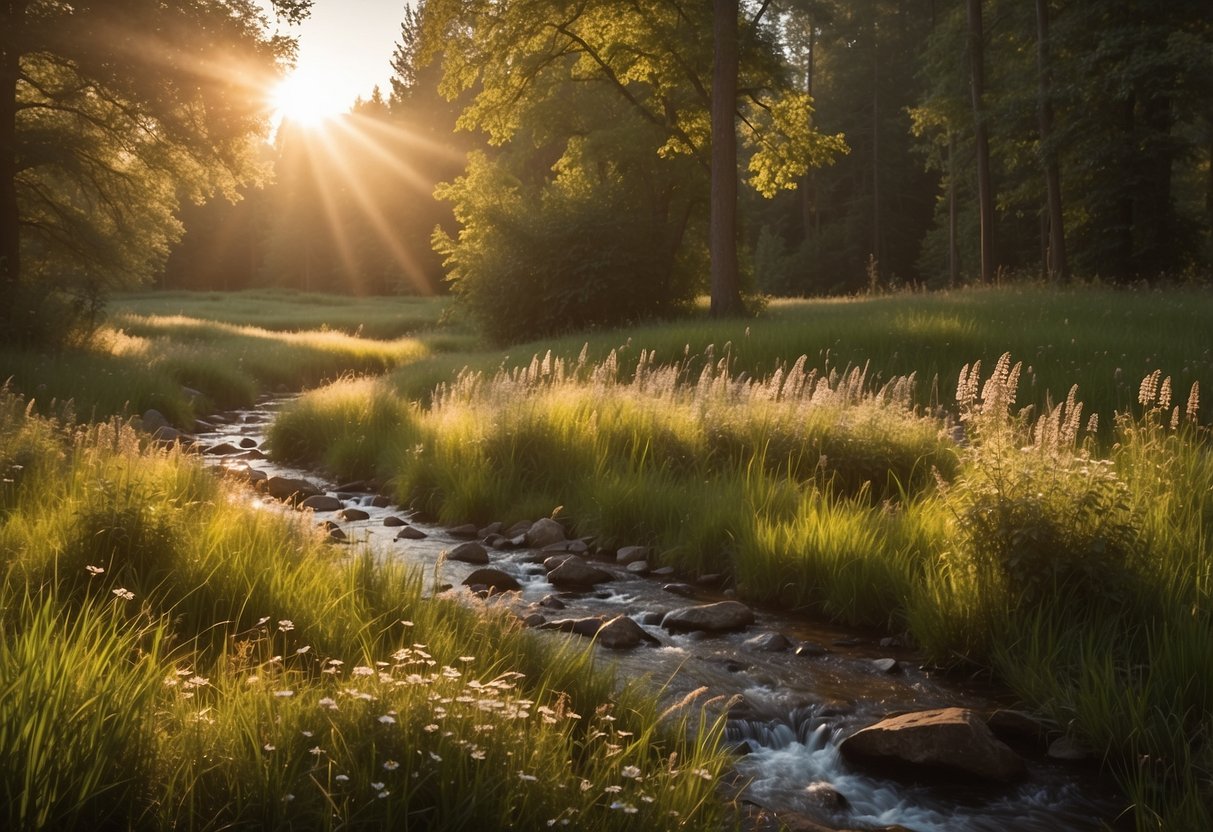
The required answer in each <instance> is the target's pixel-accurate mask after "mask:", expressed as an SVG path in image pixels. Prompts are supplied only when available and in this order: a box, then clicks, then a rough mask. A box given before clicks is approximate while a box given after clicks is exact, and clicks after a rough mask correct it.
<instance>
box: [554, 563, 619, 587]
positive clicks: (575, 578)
mask: <svg viewBox="0 0 1213 832" xmlns="http://www.w3.org/2000/svg"><path fill="white" fill-rule="evenodd" d="M554 557H560V558H563V559H564V560H563V562H560V563H558V564H556V565H554V568H553V569H552V570H551V571H550V572H548V580H549V581H551V582H552V584H553V585H554V586H559V587H564V588H568V589H588V588H590V587H592V586H594V585H595V584H601V583H605V582H606V581H609V580H611V579H612V577H611V573H610V572H606V571H604V570H602V569H599V568H598V567H597V566H591V565H590V564H588V563H586V562H585V561H584V560H582V559H581V558H579V557H578V556H577V555H558V556H554ZM548 560H554V558H549V559H548ZM545 563H546V562H545Z"/></svg>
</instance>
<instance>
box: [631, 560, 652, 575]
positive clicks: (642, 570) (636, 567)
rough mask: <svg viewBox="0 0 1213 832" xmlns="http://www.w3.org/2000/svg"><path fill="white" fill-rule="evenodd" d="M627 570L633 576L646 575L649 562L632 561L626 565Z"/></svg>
mask: <svg viewBox="0 0 1213 832" xmlns="http://www.w3.org/2000/svg"><path fill="white" fill-rule="evenodd" d="M627 569H628V571H629V572H631V573H632V574H633V575H647V574H648V571H649V562H648V561H647V560H634V561H632V562H631V563H629V564H628V566H627Z"/></svg>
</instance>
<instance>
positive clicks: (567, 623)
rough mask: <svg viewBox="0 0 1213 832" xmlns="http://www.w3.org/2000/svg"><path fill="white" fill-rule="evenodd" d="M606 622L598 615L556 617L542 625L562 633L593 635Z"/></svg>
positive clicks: (546, 628)
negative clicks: (588, 616)
mask: <svg viewBox="0 0 1213 832" xmlns="http://www.w3.org/2000/svg"><path fill="white" fill-rule="evenodd" d="M605 623H606V622H605V621H604V620H603V619H602V618H599V617H598V616H592V617H590V618H558V619H556V620H555V621H549V622H548V623H547V624H544V625H543V628H544V629H545V630H560V631H561V632H562V633H576V634H577V635H579V636H587V637H589V636H594V635H597V633H598V631H599V630H601V629H602V625H603V624H605Z"/></svg>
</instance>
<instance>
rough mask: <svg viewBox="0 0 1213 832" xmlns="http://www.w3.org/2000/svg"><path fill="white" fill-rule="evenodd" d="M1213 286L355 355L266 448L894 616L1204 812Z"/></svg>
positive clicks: (1118, 770)
mask: <svg viewBox="0 0 1213 832" xmlns="http://www.w3.org/2000/svg"><path fill="white" fill-rule="evenodd" d="M1211 311H1213V308H1211V298H1210V297H1209V296H1208V295H1207V293H1201V292H1198V291H1177V292H1170V293H1153V292H1111V291H1103V290H1084V291H1069V292H1055V291H1052V290H1048V289H1038V288H1017V289H998V290H984V291H965V292H958V293H950V294H943V295H898V296H890V297H880V298H861V299H851V300H838V301H824V302H818V301H789V302H782V303H774V304H772V306H771V308H770V309H769V312H768V315H767V316H766V317H763V318H758V319H755V320H751V321H741V322H729V323H713V322H709V321H691V322H676V323H670V324H665V325H659V326H656V325H655V326H647V327H637V328H634V329H630V330H627V331H614V332H603V333H596V334H593V335H591V336H590V337H589V340H588V341H587V339H586V337H585V336H579V337H576V338H573V337H570V338H568V339H564V340H558V341H554V342H550V343H547V342H545V343H541V344H526V345H522V346H519V347H515V348H513V349H512V350H510V352H509V354H508V355H507V354H503V353H501V352H500V351H491V352H490V351H482V352H479V353H452V354H448V355H441V356H433V357H427V358H424V359H421V360H419V361H417V362H414V363H411V364H409V365H407V366H404V367H402V368H401V369H399V370H397V371H395V372H394V373H392V374H390V375H388V376H386V377H383V378H379V379H368V378H363V379H349V380H345V381H342V382H339V383H337V384H335V385H332V386H330V387H327V388H323V389H320V390H317V391H315V392H313V393H311V394H309V395H307V396H305V397H303V398H302V399H300V400H299V401H298V402H297V403H296V404H295V406H294V407H292V408H291V409H290V410H288V411H287V412H286V413H285V414H284V415H283V416H282V417H281V418H280V420H279V422H278V424H277V426H276V427H275V429H274V432H273V434H272V445H273V449H274V453H275V454H276V455H278V456H280V457H282V458H285V459H291V460H294V461H302V462H307V463H309V464H313V465H320V466H322V467H325V468H327V469H328V470H330V471H332V472H334V473H335V474H336V475H339V476H341V477H361V476H372V475H373V476H377V477H379V478H381V479H383V480H385V481H388V482H391V483H393V484H394V487H395V489H396V496H397V497H398V499H400V500H402V501H409V502H411V504H412V505H413V506H414V507H415V508H417V509H419V510H422V511H424V512H426V513H428V514H430V515H432V516H435V517H437V518H439V519H441V520H443V521H447V522H457V521H458V522H463V521H484V522H487V521H489V520H501V521H504V522H507V523H509V522H512V521H514V520H517V519H524V518H530V519H533V518H534V517H536V516H543V515H547V514H551V513H553V512H558V516H560V517H562V518H563V519H565V520H566V521H567V522H568V523H569V524H570V526H571V527H573V528H574V529H575V530H576V531H577V533H578V534H581V535H592V536H594V537H596V539H597V540H598V541H599V542H600V543H601V544H602V545H604V546H607V547H610V546H613V545H622V544H631V543H644V544H648V545H651V546H654V547H655V549H656V550H657V551H658V553H659V555H658V558H657V559H658V560H659V561H660V562H661V563H662V564H666V565H672V566H674V567H676V568H677V569H678V570H679V571H680V572H681V573H682V574H684V575H686V576H688V577H694V576H697V575H702V574H706V573H723V574H725V575H727V576H728V578H729V581H730V583H731V585H732V586H733V588H734V589H735V590H736V591H737V593H738V595H739V596H740V597H741V598H743V599H746V600H749V601H751V602H756V603H762V604H771V605H776V606H780V607H783V608H787V609H791V610H798V611H801V612H804V613H806V614H809V615H818V616H826V617H829V618H831V619H835V620H839V621H843V622H846V623H848V624H851V625H854V626H861V627H874V628H877V629H879V630H881V631H885V632H890V633H898V634H902V635H903V636H904V637H906V638H907V639H909V640H910V641H911V642H913V643H915V644H917V645H918V646H919V647H920V648H921V649H922V650H923V651H924V653H925V654H926V655H927V656H928V657H929V659H930V660H931V661H933V662H935V663H937V664H939V665H940V666H943V667H953V668H956V669H958V670H960V671H962V672H964V673H972V672H974V671H979V672H984V673H987V674H989V675H990V676H992V677H994V678H996V679H998V680H1000V681H1001V682H1003V683H1004V684H1006V685H1008V686H1009V687H1010V688H1011V689H1012V690H1013V691H1014V692H1015V693H1016V694H1017V695H1018V696H1019V697H1020V698H1021V699H1022V700H1023V701H1024V702H1025V704H1026V705H1027V706H1028V707H1030V708H1032V709H1033V710H1036V711H1038V712H1040V713H1043V714H1045V715H1047V716H1048V717H1050V718H1051V719H1052V720H1053V721H1054V723H1055V724H1056V725H1058V726H1061V727H1062V728H1063V729H1064V730H1065V732H1066V733H1067V734H1069V735H1070V736H1071V738H1073V739H1074V740H1076V741H1077V742H1078V743H1080V744H1081V745H1083V746H1085V747H1087V748H1089V749H1091V751H1092V752H1093V753H1094V754H1095V755H1096V756H1097V757H1098V758H1099V759H1101V760H1102V761H1103V763H1104V764H1105V765H1106V766H1107V767H1108V769H1109V770H1111V771H1112V772H1114V773H1115V775H1116V776H1117V778H1118V780H1119V782H1120V783H1121V785H1122V786H1123V787H1124V789H1125V790H1126V792H1127V794H1128V795H1129V797H1130V800H1131V801H1132V803H1133V806H1134V817H1135V820H1136V823H1137V825H1138V827H1139V828H1141V829H1163V828H1171V829H1188V828H1191V829H1197V828H1205V827H1207V826H1208V825H1209V824H1210V823H1211V822H1213V818H1211V817H1210V809H1209V806H1210V797H1211V796H1213V788H1211V780H1210V778H1211V777H1213V638H1210V636H1211V634H1213V615H1211V613H1213V608H1211V606H1210V594H1211V591H1213V552H1210V544H1209V540H1210V529H1211V526H1210V522H1211V520H1210V518H1213V455H1210V452H1209V446H1208V430H1207V427H1205V426H1202V424H1201V410H1200V402H1199V399H1200V389H1201V388H1202V387H1203V388H1204V389H1205V390H1208V389H1209V384H1210V383H1213V335H1211V334H1210V332H1209V330H1208V328H1207V327H1206V326H1205V325H1204V322H1205V321H1207V320H1209V319H1210V316H1209V313H1210V312H1211ZM799 356H804V358H803V359H800V358H798V357H799ZM436 380H437V381H438V382H439V383H438V384H437V386H435V381H436ZM1075 385H1077V387H1075Z"/></svg>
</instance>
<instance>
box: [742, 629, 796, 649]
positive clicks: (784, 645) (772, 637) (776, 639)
mask: <svg viewBox="0 0 1213 832" xmlns="http://www.w3.org/2000/svg"><path fill="white" fill-rule="evenodd" d="M742 646H743V647H745V648H746V649H747V650H755V651H758V652H761V653H782V652H783V651H785V650H787V649H788V648H789V647H791V646H792V642H790V641H788V638H787V636H785V635H784V634H783V633H763V634H762V635H760V636H754V637H753V638H749V639H746V640H745V643H744V644H743V645H742Z"/></svg>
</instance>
